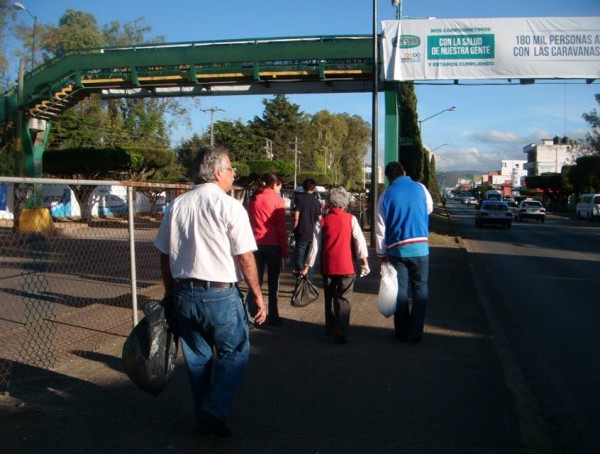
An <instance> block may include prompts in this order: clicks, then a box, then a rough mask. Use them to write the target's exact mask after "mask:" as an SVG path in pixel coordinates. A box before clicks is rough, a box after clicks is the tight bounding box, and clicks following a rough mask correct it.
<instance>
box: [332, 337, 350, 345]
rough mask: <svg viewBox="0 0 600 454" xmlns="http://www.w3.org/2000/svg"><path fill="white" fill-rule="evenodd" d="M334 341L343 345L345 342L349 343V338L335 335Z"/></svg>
mask: <svg viewBox="0 0 600 454" xmlns="http://www.w3.org/2000/svg"><path fill="white" fill-rule="evenodd" d="M333 342H334V343H336V344H340V345H343V344H347V343H348V339H347V338H346V337H344V336H334V338H333Z"/></svg>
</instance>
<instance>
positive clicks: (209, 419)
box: [198, 412, 231, 438]
mask: <svg viewBox="0 0 600 454" xmlns="http://www.w3.org/2000/svg"><path fill="white" fill-rule="evenodd" d="M198 425H199V431H200V433H203V434H213V435H216V436H217V437H221V438H231V431H230V430H229V428H228V427H227V425H226V424H225V421H223V420H221V419H217V418H215V417H214V416H213V415H209V414H208V413H204V412H202V413H200V414H199V415H198Z"/></svg>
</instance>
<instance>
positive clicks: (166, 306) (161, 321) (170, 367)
mask: <svg viewBox="0 0 600 454" xmlns="http://www.w3.org/2000/svg"><path fill="white" fill-rule="evenodd" d="M171 304H172V302H171V300H170V299H163V300H162V301H160V302H153V303H150V304H148V305H147V306H146V307H145V308H144V315H145V317H144V318H143V319H142V320H141V321H140V322H139V323H138V324H137V325H136V326H135V327H134V328H133V330H132V331H131V333H130V334H129V336H127V339H126V340H125V344H124V345H123V353H122V356H121V359H122V362H123V368H124V369H125V372H126V373H127V376H128V377H129V379H130V380H131V381H132V382H133V383H134V384H135V385H136V386H137V387H138V388H140V389H141V390H143V391H146V392H149V393H150V394H154V395H155V396H156V395H158V394H160V393H161V392H162V391H163V390H164V389H165V387H166V386H167V383H169V380H170V379H171V376H172V375H173V371H174V370H175V359H176V358H177V341H178V337H177V335H176V333H175V332H174V328H175V327H174V326H172V325H173V323H172V322H171V325H170V324H169V322H168V321H167V320H169V321H171V320H172V318H171V316H172V307H171ZM168 316H169V317H168ZM167 317H168V318H167Z"/></svg>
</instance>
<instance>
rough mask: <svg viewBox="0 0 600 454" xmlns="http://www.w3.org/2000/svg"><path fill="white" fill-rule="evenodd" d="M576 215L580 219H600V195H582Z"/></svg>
mask: <svg viewBox="0 0 600 454" xmlns="http://www.w3.org/2000/svg"><path fill="white" fill-rule="evenodd" d="M575 213H576V214H577V217H578V218H579V219H587V220H588V221H591V220H594V219H600V194H581V195H580V196H579V201H578V202H577V207H576V208H575Z"/></svg>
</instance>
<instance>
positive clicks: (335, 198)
mask: <svg viewBox="0 0 600 454" xmlns="http://www.w3.org/2000/svg"><path fill="white" fill-rule="evenodd" d="M327 201H328V205H329V206H330V207H331V208H341V209H343V210H345V209H346V208H347V207H348V205H349V204H350V194H349V193H348V191H346V189H344V188H343V187H342V186H339V187H337V188H331V189H330V190H329V194H328V195H327Z"/></svg>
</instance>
